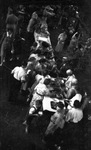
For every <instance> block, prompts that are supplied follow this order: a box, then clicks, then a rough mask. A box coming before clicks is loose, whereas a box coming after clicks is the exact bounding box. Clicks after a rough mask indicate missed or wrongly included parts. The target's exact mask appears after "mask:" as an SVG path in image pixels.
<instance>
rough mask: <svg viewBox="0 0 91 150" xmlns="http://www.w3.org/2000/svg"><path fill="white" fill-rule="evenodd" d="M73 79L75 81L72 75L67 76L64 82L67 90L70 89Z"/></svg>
mask: <svg viewBox="0 0 91 150" xmlns="http://www.w3.org/2000/svg"><path fill="white" fill-rule="evenodd" d="M74 79H76V78H75V75H74V74H73V75H71V76H68V78H67V80H66V82H65V86H66V87H67V88H70V87H71V84H72V81H73V80H74Z"/></svg>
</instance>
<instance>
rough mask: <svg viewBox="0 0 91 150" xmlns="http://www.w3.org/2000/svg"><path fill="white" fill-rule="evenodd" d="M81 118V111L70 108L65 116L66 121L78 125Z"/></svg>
mask: <svg viewBox="0 0 91 150" xmlns="http://www.w3.org/2000/svg"><path fill="white" fill-rule="evenodd" d="M82 118H83V111H82V110H81V109H77V108H72V109H70V110H69V111H68V113H67V115H66V121H67V122H68V121H70V122H73V123H78V122H79V121H81V120H82Z"/></svg>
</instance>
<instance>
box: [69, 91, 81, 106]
mask: <svg viewBox="0 0 91 150" xmlns="http://www.w3.org/2000/svg"><path fill="white" fill-rule="evenodd" d="M75 100H78V101H79V102H81V100H82V95H81V94H79V93H77V94H76V95H75V96H74V97H73V98H71V99H70V105H68V107H67V109H71V108H72V107H73V106H74V101H75ZM71 106H72V107H71Z"/></svg>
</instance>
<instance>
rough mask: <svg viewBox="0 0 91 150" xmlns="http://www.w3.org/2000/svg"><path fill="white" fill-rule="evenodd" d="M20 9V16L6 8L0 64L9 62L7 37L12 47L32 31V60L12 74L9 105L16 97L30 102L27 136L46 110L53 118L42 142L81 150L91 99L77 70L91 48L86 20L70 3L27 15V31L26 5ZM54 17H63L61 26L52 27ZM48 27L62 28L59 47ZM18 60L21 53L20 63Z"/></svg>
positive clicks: (56, 146)
mask: <svg viewBox="0 0 91 150" xmlns="http://www.w3.org/2000/svg"><path fill="white" fill-rule="evenodd" d="M19 9H20V10H18V13H19V15H18V16H16V15H15V14H14V13H13V9H11V8H9V9H8V14H7V19H6V34H5V36H4V37H3V39H2V44H1V65H3V64H4V63H5V57H6V50H7V39H8V38H10V39H11V38H12V40H11V43H12V44H11V45H12V47H13V42H14V40H15V38H16V37H17V38H20V39H22V40H23V41H26V38H25V37H26V36H24V35H25V34H26V33H25V31H26V32H27V33H28V34H29V33H33V34H31V35H32V36H33V37H31V38H32V39H33V43H32V46H31V47H30V51H29V56H28V57H27V58H26V59H25V60H23V61H22V63H21V65H17V66H15V67H14V68H13V69H12V71H11V83H10V94H9V101H13V100H16V99H17V97H18V94H21V95H23V96H25V101H26V102H27V103H28V104H29V112H28V114H27V116H26V119H25V121H24V124H25V125H26V127H25V131H26V133H29V127H30V126H31V122H32V119H33V118H34V117H35V116H36V117H41V116H43V113H44V112H46V111H47V112H49V113H50V114H51V116H50V121H49V124H48V126H47V128H46V131H45V133H44V138H43V140H42V141H43V142H45V143H46V145H47V146H48V148H49V149H58V148H59V149H61V148H62V146H63V148H64V149H70V147H71V148H73V147H72V146H73V145H74V147H75V149H77V150H80V149H82V148H83V147H82V143H81V142H82V141H81V140H82V139H81V138H82V136H83V130H84V126H85V124H84V116H86V113H85V109H86V107H87V104H88V100H89V99H88V95H87V92H86V91H83V90H82V89H81V87H80V86H79V83H78V79H77V77H76V75H75V70H76V69H77V68H78V69H80V67H81V66H80V64H79V61H80V59H82V58H83V57H84V55H85V52H86V50H87V49H89V48H90V47H89V41H87V42H88V43H87V44H88V45H86V41H85V44H84V45H83V43H82V42H83V41H82V39H83V33H82V32H81V25H82V22H81V20H80V16H79V15H80V14H79V10H78V7H77V6H73V5H70V6H68V7H65V9H63V10H60V9H61V8H60V7H59V8H56V9H57V10H56V9H53V8H52V7H50V6H46V7H43V8H42V9H41V10H40V11H39V10H38V11H37V10H35V11H34V12H33V13H32V14H31V16H29V17H30V19H29V23H28V24H27V27H26V28H25V29H24V27H25V26H24V15H25V7H24V6H22V5H21V6H20V8H19ZM58 9H59V10H60V11H58ZM54 10H55V11H54ZM57 11H58V14H57ZM72 13H73V14H72ZM60 14H61V16H60ZM54 16H56V17H54ZM59 16H60V17H59ZM53 17H54V18H55V19H54V18H53ZM52 19H53V20H56V21H58V19H59V21H58V24H57V23H54V26H53V22H52V21H53V20H52ZM48 23H49V26H50V28H51V27H53V28H54V29H55V30H56V29H57V28H58V27H59V28H60V33H59V35H58V39H57V40H58V41H57V45H56V46H55V49H54V47H53V46H52V42H51V38H50V37H51V35H50V32H49V29H48ZM54 36H55V35H54ZM11 53H14V48H11ZM24 54H25V53H24ZM19 57H20V56H18V55H17V59H19ZM23 58H24V57H23ZM12 59H13V58H12ZM12 59H11V60H12ZM11 63H12V61H11ZM82 125H83V126H82Z"/></svg>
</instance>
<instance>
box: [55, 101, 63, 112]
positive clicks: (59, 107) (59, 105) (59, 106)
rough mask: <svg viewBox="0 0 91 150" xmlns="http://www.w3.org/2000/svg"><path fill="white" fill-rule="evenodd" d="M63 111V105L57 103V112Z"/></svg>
mask: <svg viewBox="0 0 91 150" xmlns="http://www.w3.org/2000/svg"><path fill="white" fill-rule="evenodd" d="M62 109H64V104H63V103H62V102H61V101H60V102H58V103H57V110H62Z"/></svg>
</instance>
